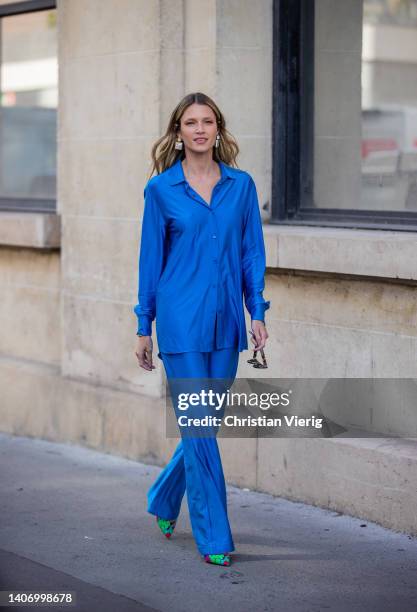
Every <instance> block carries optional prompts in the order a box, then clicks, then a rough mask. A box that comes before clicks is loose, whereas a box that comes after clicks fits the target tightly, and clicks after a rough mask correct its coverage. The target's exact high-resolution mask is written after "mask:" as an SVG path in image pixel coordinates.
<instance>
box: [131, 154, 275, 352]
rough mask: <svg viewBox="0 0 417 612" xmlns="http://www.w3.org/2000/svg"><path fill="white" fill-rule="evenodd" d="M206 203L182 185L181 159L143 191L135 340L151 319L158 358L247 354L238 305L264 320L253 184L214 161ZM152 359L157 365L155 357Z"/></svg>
mask: <svg viewBox="0 0 417 612" xmlns="http://www.w3.org/2000/svg"><path fill="white" fill-rule="evenodd" d="M219 166H220V172H221V178H220V180H219V181H218V182H217V183H216V185H215V186H214V188H213V191H212V195H211V202H210V204H209V203H207V202H206V201H205V200H204V199H203V198H202V197H201V196H200V195H199V194H198V193H197V192H196V191H195V190H194V189H193V188H192V187H191V185H190V184H189V183H188V181H187V179H186V177H185V175H184V171H183V167H182V164H181V158H178V159H177V161H176V162H174V164H173V165H172V166H170V167H169V168H167V169H166V170H164V171H163V172H161V173H160V174H158V175H156V176H153V177H152V178H151V179H149V181H148V182H147V184H146V186H145V189H144V198H145V208H144V213H143V220H142V231H141V241H140V253H139V282H138V285H139V290H138V304H136V306H135V307H134V309H133V310H134V312H135V314H136V315H137V318H138V331H137V333H138V334H143V335H151V334H152V321H153V320H154V319H155V317H156V334H157V338H158V346H159V351H160V353H164V352H165V353H183V352H189V351H203V352H205V351H212V350H215V349H220V348H230V347H238V350H239V351H243V350H245V349H247V348H248V340H247V331H246V324H245V317H244V312H243V302H242V300H243V299H244V301H245V306H246V308H247V310H248V312H249V314H250V316H251V319H252V320H254V319H257V320H261V321H264V316H265V315H264V313H265V310H267V309H268V308H269V307H270V301H266V300H265V299H264V298H263V295H262V293H263V290H264V287H265V282H264V274H265V245H264V238H263V232H262V219H261V214H260V211H259V204H258V196H257V191H256V187H255V183H254V181H253V179H252V177H251V176H250V174H249V173H248V172H246V171H244V170H240V169H238V168H233V167H231V166H228V165H226V164H224V163H223V162H219ZM160 353H158V357H159V358H160V359H162V357H161V354H160Z"/></svg>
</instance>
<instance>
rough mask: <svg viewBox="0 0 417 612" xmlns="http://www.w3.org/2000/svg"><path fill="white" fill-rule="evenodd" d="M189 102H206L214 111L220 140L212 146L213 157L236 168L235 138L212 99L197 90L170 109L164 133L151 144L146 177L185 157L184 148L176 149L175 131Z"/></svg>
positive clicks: (158, 172) (236, 149) (236, 150)
mask: <svg viewBox="0 0 417 612" xmlns="http://www.w3.org/2000/svg"><path fill="white" fill-rule="evenodd" d="M191 104H207V106H210V108H211V109H212V111H213V112H214V115H215V117H216V123H217V130H218V132H219V136H220V141H219V146H218V147H213V159H214V160H215V161H217V162H219V161H222V162H224V163H225V164H227V165H229V166H234V167H235V168H238V165H237V163H236V157H237V156H238V154H239V147H238V145H237V142H236V140H235V139H234V138H233V136H232V135H231V134H230V133H229V132H228V131H227V129H226V120H225V118H224V115H223V113H222V112H221V110H220V109H219V107H218V106H217V104H216V103H215V102H214V100H212V99H211V98H209V96H206V94H204V93H201V92H199V91H198V92H195V93H190V94H187V95H186V96H184V98H182V100H180V102H179V103H178V104H177V106H176V107H175V108H174V110H173V111H172V114H171V117H170V120H169V123H168V127H167V130H166V132H165V134H164V135H163V136H161V138H159V139H158V140H157V141H156V142H155V143H154V145H153V146H152V151H151V156H152V167H151V171H150V174H149V176H148V179H149V178H151V176H152V175H153V173H154V172H156V173H157V174H160V173H161V172H163V171H164V170H166V169H167V168H170V167H171V166H172V165H173V164H174V163H175V162H176V161H177V159H178V158H179V157H180V158H181V159H184V158H185V152H184V149H182V150H178V149H176V148H175V141H176V139H177V132H178V130H179V129H180V126H181V117H182V116H183V114H184V111H185V109H186V108H188V107H189V106H191Z"/></svg>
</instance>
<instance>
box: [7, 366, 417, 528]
mask: <svg viewBox="0 0 417 612" xmlns="http://www.w3.org/2000/svg"><path fill="white" fill-rule="evenodd" d="M0 387H1V389H2V390H3V395H2V402H1V403H0V430H1V431H3V432H5V433H10V434H14V435H19V436H29V437H31V436H32V437H36V438H41V439H45V440H51V441H55V442H70V443H73V444H78V445H80V446H86V447H89V448H94V449H97V450H101V451H104V452H107V453H110V454H113V455H119V456H123V457H126V458H129V459H134V460H135V459H136V460H140V461H143V462H144V463H151V464H157V465H163V464H165V463H166V462H167V461H168V459H169V458H170V456H171V455H172V453H173V451H174V449H175V447H176V445H177V443H178V439H176V438H170V439H167V438H166V437H165V402H164V400H158V401H157V400H155V399H154V398H148V397H145V396H141V395H139V394H136V393H133V392H124V391H115V390H113V389H108V388H106V387H103V386H94V385H89V384H87V383H83V382H82V381H76V380H70V379H67V378H64V377H62V376H61V375H60V372H59V368H57V367H51V366H44V365H39V364H36V363H35V362H33V363H32V364H30V363H28V362H27V361H26V362H23V361H22V362H19V360H16V359H9V358H7V357H6V356H3V357H2V358H0ZM219 445H220V447H221V452H222V457H223V464H224V471H225V475H226V479H227V480H228V482H230V483H232V484H237V485H238V486H242V487H248V488H251V489H254V490H258V491H263V492H265V493H271V494H272V495H277V496H280V497H284V498H287V499H291V500H297V501H303V502H306V503H308V504H312V505H315V506H320V507H323V508H327V509H332V510H337V511H339V512H342V513H344V514H349V515H351V516H356V517H359V518H363V519H369V520H372V521H375V522H377V523H379V524H381V525H383V526H384V527H388V528H389V529H395V530H397V531H403V532H406V533H410V534H413V535H417V512H416V510H415V509H416V508H417V440H414V439H401V438H397V439H384V438H378V439H372V438H370V439H364V438H361V439H348V438H342V439H336V438H329V439H299V438H297V439H279V438H278V439H277V438H275V439H271V438H269V439H260V440H255V439H243V438H241V439H226V438H220V439H219ZM242 457H244V460H242Z"/></svg>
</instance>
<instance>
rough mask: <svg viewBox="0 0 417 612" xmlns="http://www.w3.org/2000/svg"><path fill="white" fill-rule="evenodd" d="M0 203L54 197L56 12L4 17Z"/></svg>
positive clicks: (1, 84)
mask: <svg viewBox="0 0 417 612" xmlns="http://www.w3.org/2000/svg"><path fill="white" fill-rule="evenodd" d="M0 27H1V75H0V96H1V98H0V99H1V105H0V198H37V199H45V198H55V197H56V115H57V103H58V87H57V83H58V62H57V24H56V10H55V9H54V10H47V11H39V12H34V13H25V14H22V15H14V16H10V17H3V18H2V19H1V20H0Z"/></svg>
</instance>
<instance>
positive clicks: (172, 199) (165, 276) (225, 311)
mask: <svg viewBox="0 0 417 612" xmlns="http://www.w3.org/2000/svg"><path fill="white" fill-rule="evenodd" d="M238 152H239V148H238V146H237V144H236V142H235V141H234V139H233V138H232V136H231V135H230V134H229V133H228V131H227V130H226V123H225V119H224V116H223V114H222V113H221V112H220V110H219V108H218V107H217V105H216V104H215V102H214V101H213V100H212V99H211V98H209V97H208V96H206V95H204V94H203V93H192V94H189V95H187V96H185V97H184V98H183V100H181V102H180V103H179V104H178V105H177V107H176V108H175V109H174V111H173V112H172V115H171V118H170V121H169V125H168V129H167V131H166V134H165V135H164V136H163V137H162V138H160V139H159V140H158V141H157V142H156V143H155V144H154V146H153V148H152V159H153V167H152V171H151V177H152V174H153V172H154V171H155V170H156V172H157V175H156V176H154V177H152V178H150V179H149V180H148V182H147V185H146V187H145V190H144V197H145V209H144V214H143V222H142V232H141V234H142V235H141V245H140V255H139V292H138V304H137V305H136V306H135V308H134V312H135V313H136V315H137V317H138V331H137V335H138V336H139V338H138V341H137V348H136V351H135V353H136V355H137V358H138V362H139V365H140V367H142V368H144V369H145V370H148V371H152V370H153V369H154V368H155V366H154V364H153V362H152V351H153V342H152V321H153V319H154V318H155V316H156V333H157V338H158V346H159V353H158V357H159V359H161V360H162V362H163V364H164V368H165V371H166V375H167V380H168V382H169V383H170V389H171V391H173V390H174V382H176V381H177V380H178V379H188V380H189V379H195V378H209V379H216V381H219V380H221V381H224V383H225V387H226V386H229V385H230V383H232V382H233V380H234V378H235V376H236V371H237V367H238V361H239V353H240V351H243V350H245V349H247V348H248V342H247V335H246V325H245V318H244V312H243V305H242V297H243V296H244V300H245V305H246V308H247V310H248V312H249V313H250V315H251V327H252V331H253V334H254V336H252V341H253V343H254V344H255V347H254V348H255V349H257V350H260V349H261V348H263V347H264V346H265V343H266V339H267V338H268V333H267V330H266V327H265V323H264V312H265V310H267V309H268V308H269V306H270V302H269V301H265V300H264V298H263V296H262V292H263V289H264V273H265V248H264V241H263V234H262V222H261V216H260V211H259V205H258V198H257V193H256V187H255V184H254V181H253V179H252V177H251V176H250V175H249V174H248V173H247V172H245V171H243V170H240V169H238V168H237V164H236V161H235V160H236V157H237V154H238ZM225 387H224V388H225ZM178 391H179V389H178V387H175V392H174V393H173V397H174V398H176V397H177V392H178ZM173 403H174V409H175V412H176V415H177V416H178V415H179V412H178V408H177V403H176V401H174V402H173ZM219 414H221V413H219ZM213 432H214V434H213ZM216 433H217V429H215V428H213V429H212V435H208V436H203V437H202V436H199V435H196V436H195V437H194V436H190V435H188V436H186V435H183V432H182V431H181V436H182V439H181V441H180V442H179V444H178V446H177V448H176V450H175V453H174V455H173V456H172V458H171V460H170V462H169V463H168V465H167V466H166V467H165V468H164V470H163V471H162V472H161V473H160V475H159V477H158V478H157V480H156V481H155V482H154V484H153V485H152V487H151V488H150V490H149V492H148V512H149V513H151V514H154V515H155V516H156V520H157V523H158V525H159V527H160V529H161V531H162V532H163V534H164V535H165V536H166V537H170V536H171V534H172V533H173V530H174V528H175V525H176V520H177V517H178V514H179V512H180V506H181V501H182V498H183V496H184V493H185V491H187V501H188V507H189V512H190V520H191V526H192V530H193V534H194V537H195V540H196V544H197V547H198V550H199V551H200V553H201V554H202V555H203V556H204V559H205V561H206V562H208V563H214V564H217V565H230V562H231V559H230V552H231V551H233V550H234V543H233V539H232V534H231V530H230V525H229V521H228V516H227V502H226V487H225V480H224V475H223V468H222V463H221V458H220V454H219V449H218V445H217V439H216Z"/></svg>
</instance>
